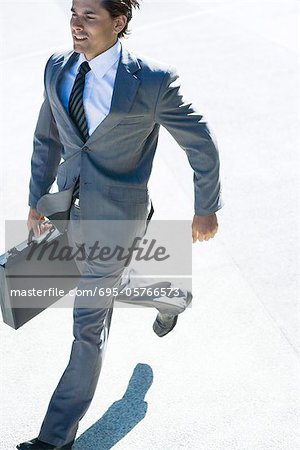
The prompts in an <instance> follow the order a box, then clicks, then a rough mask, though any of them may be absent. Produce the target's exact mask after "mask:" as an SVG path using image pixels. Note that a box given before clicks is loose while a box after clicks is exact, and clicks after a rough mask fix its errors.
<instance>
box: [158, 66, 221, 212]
mask: <svg viewBox="0 0 300 450" xmlns="http://www.w3.org/2000/svg"><path fill="white" fill-rule="evenodd" d="M155 121H156V123H158V124H160V125H162V126H163V127H164V128H166V129H167V130H168V131H169V133H170V134H171V135H172V136H173V137H174V139H175V140H176V141H177V143H178V144H179V145H180V147H181V148H182V149H183V150H184V151H185V152H186V154H187V157H188V160H189V163H190V165H191V167H192V169H193V170H194V190H195V203H194V209H195V214H196V215H199V216H206V215H210V214H213V213H214V212H216V211H218V210H219V209H221V208H222V206H223V201H222V199H221V184H220V174H219V171H220V161H219V152H218V148H217V143H216V140H215V138H214V137H213V136H212V132H211V131H210V129H209V127H208V124H207V123H206V122H205V120H204V118H203V116H202V115H200V114H199V113H198V112H197V111H196V110H195V109H194V107H193V106H192V104H191V103H188V102H186V101H185V99H184V98H183V96H182V93H181V87H180V80H179V76H178V74H177V73H176V69H174V68H169V70H168V71H167V72H166V74H165V76H164V79H163V81H162V84H161V87H160V92H159V95H158V99H157V104H156V112H155Z"/></svg>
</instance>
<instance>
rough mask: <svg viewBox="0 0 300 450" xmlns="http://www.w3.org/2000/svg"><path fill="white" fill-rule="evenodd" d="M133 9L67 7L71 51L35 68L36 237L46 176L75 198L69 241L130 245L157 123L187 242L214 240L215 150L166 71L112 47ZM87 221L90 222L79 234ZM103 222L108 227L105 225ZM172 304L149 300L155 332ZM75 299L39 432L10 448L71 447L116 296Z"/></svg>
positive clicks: (173, 316) (104, 283) (105, 3)
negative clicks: (40, 77)
mask: <svg viewBox="0 0 300 450" xmlns="http://www.w3.org/2000/svg"><path fill="white" fill-rule="evenodd" d="M135 7H139V3H138V1H137V0H74V1H73V4H72V18H71V32H72V37H73V43H74V51H71V52H68V53H66V54H54V55H53V56H52V57H51V58H50V59H49V61H48V63H47V65H46V69H45V99H44V103H43V105H42V108H41V111H40V115H39V119H38V123H37V127H36V131H35V136H34V150H33V155H32V174H31V180H30V195H29V206H30V212H29V217H28V227H29V228H30V229H31V228H33V230H34V233H35V235H39V234H40V233H42V232H43V226H42V224H41V222H42V221H43V219H44V217H43V215H42V214H41V213H40V212H39V211H38V210H37V203H38V201H39V199H40V198H41V197H42V196H43V195H44V194H46V193H48V192H49V190H50V188H51V186H52V184H53V182H54V180H55V179H56V178H57V184H58V187H59V190H60V191H65V190H68V189H70V188H74V190H75V192H74V198H75V199H76V200H75V202H74V204H73V205H72V208H71V216H70V224H69V229H68V237H69V240H70V242H71V243H72V244H74V245H78V244H79V245H80V243H82V242H85V243H86V242H90V243H92V242H94V241H95V240H97V237H99V236H98V235H99V233H101V239H102V240H103V242H105V243H106V242H113V243H115V244H120V243H121V244H122V246H123V248H129V247H130V244H131V243H132V242H133V239H134V237H136V236H143V235H144V233H145V230H146V226H147V219H149V218H150V217H149V214H150V213H151V211H150V209H151V202H150V199H149V194H148V190H147V184H148V180H149V177H150V173H151V169H152V162H153V158H154V155H155V151H156V147H157V141H158V134H159V129H160V126H161V125H162V126H163V127H165V128H166V129H167V130H168V131H169V132H170V133H171V135H172V136H173V137H174V138H175V140H176V141H177V143H178V144H179V145H180V147H181V148H182V149H183V150H184V151H185V152H186V155H187V157H188V160H189V163H190V165H191V167H192V168H193V170H194V186H195V202H194V207H195V215H194V217H193V221H192V238H193V242H196V241H204V240H209V239H211V238H213V237H214V236H215V234H216V232H217V228H218V224H217V218H216V211H218V210H219V209H220V208H221V207H222V201H221V197H220V179H219V157H218V150H217V147H216V144H215V142H214V140H213V137H212V135H211V133H210V131H209V128H208V125H207V123H206V122H205V121H204V119H203V116H202V115H200V114H199V113H198V112H197V111H196V110H195V109H194V107H193V106H192V104H191V103H187V102H186V101H185V100H184V98H183V96H182V94H181V88H180V83H179V78H178V75H177V73H176V70H175V69H174V68H172V67H170V66H165V65H163V64H159V63H157V62H155V61H152V60H149V59H145V58H140V57H137V56H135V55H134V54H133V53H131V52H129V51H128V50H127V49H126V48H125V47H124V46H123V45H122V44H121V41H120V38H122V37H123V36H124V35H126V33H127V27H128V23H129V22H130V20H131V17H132V9H133V8H135ZM61 158H62V159H63V162H62V163H60V161H61ZM78 180H79V181H80V183H78ZM90 221H101V223H100V222H99V223H100V225H99V227H98V228H95V227H93V228H86V227H88V225H87V224H88V223H90ZM110 221H114V222H113V223H114V224H116V225H115V228H114V226H113V227H111V226H110V225H108V226H106V225H105V224H106V223H110ZM120 223H122V227H120V225H119V224H120ZM124 268H125V267H124V262H123V261H119V260H117V259H112V260H110V261H109V262H106V263H103V262H101V261H83V262H82V264H81V267H80V270H81V274H82V277H81V279H80V282H79V285H78V288H79V289H86V288H88V287H90V286H91V285H93V284H95V283H98V285H99V286H101V287H102V288H107V287H108V288H119V287H120V284H121V282H122V275H123V274H124ZM114 292H115V291H114ZM182 294H184V293H182ZM182 299H183V300H184V301H185V304H183V306H182V302H181V304H179V303H176V298H174V301H173V304H172V302H170V301H168V302H166V303H164V301H163V299H160V301H159V302H158V303H155V301H153V306H155V307H157V309H158V311H159V314H158V316H157V319H156V321H155V324H154V331H155V332H156V333H157V334H158V335H159V336H164V335H166V334H167V333H168V332H169V331H171V330H172V329H173V328H174V326H175V325H176V322H177V316H178V314H179V313H180V312H182V311H183V310H184V309H185V307H186V306H187V305H188V303H189V302H190V300H191V297H190V296H189V295H186V296H184V295H183V297H182V298H181V300H182ZM84 300H85V299H82V298H79V297H76V298H75V304H74V338H75V339H74V342H73V345H72V351H71V356H70V361H69V364H68V366H67V368H66V370H65V372H64V373H63V375H62V377H61V379H60V381H59V384H58V386H57V388H56V390H55V392H54V394H53V396H52V398H51V401H50V404H49V407H48V410H47V413H46V416H45V418H44V421H43V424H42V427H41V430H40V433H39V436H38V438H35V439H33V440H31V441H28V442H24V443H22V444H19V445H18V446H17V448H19V449H23V450H24V449H32V450H38V449H71V448H72V444H73V442H74V440H75V436H76V432H77V429H78V424H79V421H80V420H81V418H82V417H83V415H84V414H85V412H86V410H87V409H88V407H89V405H90V402H91V400H92V398H93V395H94V392H95V389H96V385H97V381H98V378H99V374H100V371H101V366H102V361H103V356H104V351H105V345H106V342H107V336H108V331H109V324H110V318H111V312H112V308H113V303H114V300H115V295H107V296H106V297H105V298H103V297H101V298H100V297H99V296H98V297H95V298H93V299H92V300H90V299H89V302H88V304H87V303H85V302H84ZM168 300H170V299H168ZM137 302H138V301H137ZM140 303H141V304H142V303H143V301H140ZM145 303H146V302H145ZM166 305H168V306H166Z"/></svg>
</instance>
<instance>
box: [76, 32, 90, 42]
mask: <svg viewBox="0 0 300 450" xmlns="http://www.w3.org/2000/svg"><path fill="white" fill-rule="evenodd" d="M73 37H74V39H75V41H78V42H82V41H86V40H87V37H85V36H75V34H73Z"/></svg>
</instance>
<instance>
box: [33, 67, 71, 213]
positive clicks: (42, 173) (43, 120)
mask: <svg viewBox="0 0 300 450" xmlns="http://www.w3.org/2000/svg"><path fill="white" fill-rule="evenodd" d="M50 61H51V58H50V60H49V61H48V63H47V65H46V69H45V77H44V79H45V80H46V72H47V68H48V66H49V62H50ZM62 148H63V146H62V144H61V142H60V139H59V134H58V130H57V126H56V122H55V120H54V117H53V114H52V111H51V106H50V103H49V99H48V93H47V89H46V83H45V91H44V102H43V104H42V107H41V110H40V113H39V117H38V121H37V125H36V129H35V133H34V138H33V153H32V157H31V178H30V183H29V202H28V204H29V206H31V207H32V208H36V204H37V202H38V200H39V199H40V198H41V197H42V196H43V195H44V194H47V193H48V192H49V191H50V188H51V186H52V184H53V183H54V181H55V178H56V174H57V167H58V165H59V162H60V159H61V151H62Z"/></svg>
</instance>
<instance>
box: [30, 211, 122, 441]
mask: <svg viewBox="0 0 300 450" xmlns="http://www.w3.org/2000/svg"><path fill="white" fill-rule="evenodd" d="M75 214H76V212H75V211H73V217H72V219H71V222H70V229H69V235H68V236H69V240H70V244H71V245H72V246H74V243H75V241H76V242H77V243H80V240H81V233H80V221H79V220H76V217H75ZM77 219H78V217H77ZM80 269H81V275H82V277H81V279H80V282H79V284H78V290H79V291H80V292H83V291H84V290H87V289H89V288H93V287H94V286H95V285H96V286H98V287H103V288H104V289H106V288H112V289H113V288H115V287H118V286H119V284H120V280H121V274H122V270H119V271H117V272H114V273H113V274H109V273H106V274H105V275H104V276H100V275H99V274H98V273H97V268H96V269H95V267H93V266H89V265H88V264H86V263H83V264H81V265H80ZM85 303H86V305H87V307H85ZM113 303H114V297H113V296H111V295H110V296H109V295H107V296H105V297H99V296H98V297H97V295H96V296H95V297H93V298H92V299H91V298H84V297H82V296H80V297H79V296H78V295H77V296H76V298H75V303H74V310H73V321H74V322H73V323H74V324H73V334H74V341H73V344H72V349H71V355H70V360H69V363H68V365H67V367H66V369H65V371H64V373H63V375H62V377H61V379H60V381H59V383H58V386H57V388H56V389H55V391H54V393H53V395H52V398H51V400H50V403H49V406H48V410H47V413H46V416H45V418H44V420H43V423H42V426H41V430H40V433H39V436H38V437H39V439H40V440H42V441H44V442H47V443H50V444H53V445H57V446H62V445H64V444H66V443H68V442H70V441H72V440H73V439H74V438H75V435H76V432H77V429H78V425H79V421H80V420H81V418H82V417H83V416H84V414H85V412H86V411H87V409H88V407H89V405H90V403H91V401H92V398H93V396H94V393H95V389H96V386H97V382H98V379H99V375H100V371H101V367H102V364H103V359H104V355H105V349H106V345H107V339H108V334H109V329H110V322H111V317H112V310H113Z"/></svg>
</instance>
